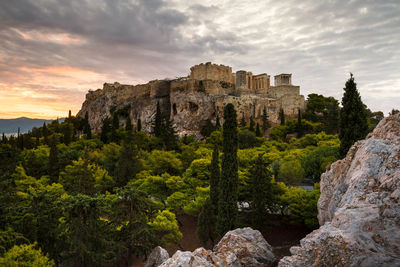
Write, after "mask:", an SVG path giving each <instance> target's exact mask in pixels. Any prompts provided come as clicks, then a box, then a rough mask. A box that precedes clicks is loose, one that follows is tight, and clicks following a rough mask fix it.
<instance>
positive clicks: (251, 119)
mask: <svg viewBox="0 0 400 267" xmlns="http://www.w3.org/2000/svg"><path fill="white" fill-rule="evenodd" d="M249 130H250V131H252V132H254V131H255V123H254V119H253V116H251V117H250V127H249Z"/></svg>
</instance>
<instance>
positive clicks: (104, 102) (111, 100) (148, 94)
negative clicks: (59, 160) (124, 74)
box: [78, 64, 305, 136]
mask: <svg viewBox="0 0 400 267" xmlns="http://www.w3.org/2000/svg"><path fill="white" fill-rule="evenodd" d="M210 66H211V68H212V69H213V71H205V70H203V69H202V68H203V67H210ZM203 67H200V69H201V70H200V73H197V74H196V73H192V74H193V75H191V76H189V77H182V78H178V79H174V80H154V81H150V82H149V83H147V84H139V85H124V84H119V83H117V82H116V83H113V84H110V83H105V84H104V86H103V89H98V90H96V91H89V93H88V94H87V95H86V100H85V102H84V103H83V104H82V108H81V110H80V111H79V112H78V116H80V117H82V118H84V117H85V115H86V113H87V114H88V117H89V124H90V127H91V129H92V131H94V132H95V133H98V132H100V131H101V127H102V121H103V120H104V119H106V118H109V117H111V115H112V113H113V112H115V111H117V112H118V111H119V113H118V114H119V115H120V122H121V125H124V122H125V120H126V118H127V116H129V117H130V119H131V122H132V125H133V127H136V124H137V121H138V119H140V120H141V124H142V129H143V130H144V131H147V132H150V131H151V128H152V120H153V117H154V114H155V111H156V105H157V103H160V106H161V111H162V113H163V114H164V115H165V116H167V117H169V118H170V119H172V120H173V123H174V126H175V129H176V131H177V132H178V134H179V135H181V136H183V135H185V134H195V135H197V136H199V131H200V129H201V128H202V126H204V125H206V123H207V121H208V120H211V121H212V122H214V123H215V120H216V117H217V116H219V118H220V119H221V122H222V121H223V107H224V105H226V104H227V103H232V104H233V105H234V106H235V109H236V112H237V114H238V119H240V118H241V117H242V116H244V117H245V119H246V120H247V121H250V117H252V118H253V119H254V120H255V121H258V122H261V116H262V113H263V109H264V107H265V108H266V111H267V114H268V119H269V121H270V122H271V123H278V112H279V110H280V108H283V109H284V112H285V115H286V116H289V117H290V116H293V117H295V116H297V113H298V110H299V109H301V110H304V109H305V101H304V96H302V95H300V87H299V86H293V85H291V84H288V85H282V86H275V87H273V86H271V87H270V86H269V84H268V86H267V87H266V88H264V89H263V90H261V89H260V90H255V89H254V90H250V89H249V88H242V87H237V86H236V85H235V82H234V80H235V79H231V78H229V77H231V76H232V75H233V74H232V72H231V68H230V67H226V66H216V65H211V64H208V65H207V64H206V65H203ZM220 68H222V69H221V70H220ZM192 71H193V69H192ZM203 72H204V73H203ZM200 74H201V75H200ZM203 74H204V75H203ZM265 76H266V74H265ZM227 77H228V78H227ZM232 77H233V76H232Z"/></svg>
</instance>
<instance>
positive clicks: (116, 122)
mask: <svg viewBox="0 0 400 267" xmlns="http://www.w3.org/2000/svg"><path fill="white" fill-rule="evenodd" d="M118 129H119V118H118V113H117V112H114V113H113V120H112V128H111V140H112V141H113V142H116V143H117V142H118V136H117V130H118Z"/></svg>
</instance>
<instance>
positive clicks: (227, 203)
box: [217, 103, 238, 236]
mask: <svg viewBox="0 0 400 267" xmlns="http://www.w3.org/2000/svg"><path fill="white" fill-rule="evenodd" d="M222 136H223V156H222V162H221V179H220V182H219V189H220V193H219V197H218V217H217V232H218V234H220V235H221V236H222V235H223V234H225V233H226V232H227V231H229V230H231V229H233V228H234V226H235V220H236V216H237V199H238V162H237V150H238V131H237V119H236V111H235V108H234V106H233V105H232V104H231V103H229V104H227V105H226V106H225V108H224V125H223V131H222Z"/></svg>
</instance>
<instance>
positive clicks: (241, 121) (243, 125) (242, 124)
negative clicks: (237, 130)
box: [240, 113, 246, 127]
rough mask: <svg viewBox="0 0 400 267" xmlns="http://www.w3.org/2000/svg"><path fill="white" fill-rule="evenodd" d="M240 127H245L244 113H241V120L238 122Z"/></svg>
mask: <svg viewBox="0 0 400 267" xmlns="http://www.w3.org/2000/svg"><path fill="white" fill-rule="evenodd" d="M240 127H246V119H245V118H244V113H242V119H241V120H240Z"/></svg>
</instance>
